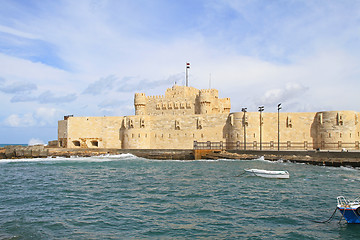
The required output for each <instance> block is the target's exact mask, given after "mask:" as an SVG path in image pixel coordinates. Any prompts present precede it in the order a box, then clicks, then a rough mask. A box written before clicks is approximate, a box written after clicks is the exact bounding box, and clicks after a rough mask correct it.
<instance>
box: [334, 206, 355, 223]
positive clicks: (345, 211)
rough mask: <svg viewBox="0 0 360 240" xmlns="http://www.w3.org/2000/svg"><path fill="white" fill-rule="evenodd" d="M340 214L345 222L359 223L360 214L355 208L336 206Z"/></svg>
mask: <svg viewBox="0 0 360 240" xmlns="http://www.w3.org/2000/svg"><path fill="white" fill-rule="evenodd" d="M338 209H339V210H340V212H341V214H342V215H343V216H344V218H345V220H346V222H347V223H357V224H360V214H359V211H357V209H355V208H344V207H338Z"/></svg>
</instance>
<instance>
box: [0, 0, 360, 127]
mask: <svg viewBox="0 0 360 240" xmlns="http://www.w3.org/2000/svg"><path fill="white" fill-rule="evenodd" d="M4 3H5V4H3V6H2V8H0V66H1V69H0V88H1V87H2V88H1V89H2V91H0V99H1V100H2V106H4V107H3V109H4V110H3V113H2V114H3V115H2V116H7V117H6V120H5V119H4V117H3V118H2V119H0V121H2V122H3V123H4V122H6V124H7V125H8V126H34V125H36V126H39V125H41V126H43V125H54V126H55V125H56V122H57V120H59V119H58V118H60V117H61V115H62V114H60V112H59V111H57V110H54V109H56V108H54V105H55V104H57V105H55V106H60V105H59V104H61V108H62V109H64V110H63V111H64V112H65V113H66V114H68V113H69V114H74V115H76V116H79V115H83V116H84V115H90V116H94V115H95V116H101V115H104V114H110V115H129V114H133V112H134V107H133V105H132V102H133V96H134V92H138V91H141V92H145V93H146V94H147V95H162V94H164V91H165V89H166V88H167V87H171V85H172V84H173V83H174V82H175V81H176V82H177V83H178V84H182V83H183V82H184V80H185V73H184V71H185V63H186V62H190V63H191V69H190V86H194V87H197V88H207V87H208V85H209V75H210V74H211V85H212V87H213V88H217V89H219V94H220V97H230V98H231V102H232V110H233V111H240V110H241V107H248V109H249V111H251V110H257V106H258V104H265V103H266V104H269V105H271V104H277V103H278V102H280V101H281V102H283V104H284V106H286V110H287V111H300V110H304V109H305V110H311V111H317V110H330V109H333V108H336V109H340V110H341V109H349V110H351V109H353V110H358V111H359V110H360V107H359V105H358V103H359V102H360V95H359V94H358V93H357V89H359V88H360V82H359V81H358V79H359V77H360V67H359V64H358V63H359V62H360V44H359V43H360V38H359V36H360V29H359V27H358V26H359V24H358V21H359V17H358V16H359V14H358V13H360V6H359V3H354V2H344V3H343V2H341V3H340V2H339V1H331V0H330V1H316V2H309V1H288V2H281V3H280V2H276V1H275V2H274V1H269V2H266V3H265V2H263V1H233V0H222V1H216V0H215V1H193V2H191V3H189V4H182V3H180V2H176V1H175V2H171V3H169V2H168V1H159V2H158V1H156V3H154V2H151V3H141V4H139V3H138V2H137V1H127V2H123V1H111V0H110V1H101V2H96V4H94V2H93V1H90V2H88V1H65V2H61V3H60V2H56V1H54V2H51V1H50V2H45V3H42V4H39V5H37V8H31V4H22V3H13V2H12V1H4ZM180 13H181V14H180ZM54 26H56V28H54ZM1 37H3V38H1ZM7 38H10V39H11V40H12V41H14V42H12V41H5V40H6V39H7ZM1 39H3V40H1ZM4 39H5V40H4ZM9 42H10V43H9ZM24 46H26V47H24ZM48 49H50V50H51V51H47V50H48ZM50 52H51V53H50ZM13 53H15V54H13ZM14 56H16V57H14ZM24 56H26V57H27V58H25V57H24ZM57 61H59V62H63V63H64V64H63V65H65V66H68V67H67V68H65V67H62V66H63V65H62V64H57V63H58V62H57ZM5 80H6V81H5ZM5 83H6V84H5ZM20 83H21V84H20ZM34 86H36V89H35V87H34ZM20 90H24V92H25V90H28V92H27V93H29V91H31V94H26V93H24V92H20ZM82 93H88V94H82ZM334 96H336V97H334ZM41 108H44V111H42V110H39V109H41ZM267 109H269V108H267ZM272 109H273V108H272ZM284 110H285V107H284ZM47 114H48V115H47ZM52 121H53V123H51V122H52Z"/></svg>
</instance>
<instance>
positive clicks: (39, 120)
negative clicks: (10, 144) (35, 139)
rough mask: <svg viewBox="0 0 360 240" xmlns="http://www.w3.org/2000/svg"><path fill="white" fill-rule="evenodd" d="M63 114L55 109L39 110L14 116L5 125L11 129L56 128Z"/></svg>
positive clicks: (9, 117) (8, 118)
mask: <svg viewBox="0 0 360 240" xmlns="http://www.w3.org/2000/svg"><path fill="white" fill-rule="evenodd" d="M63 114H64V111H63V110H59V109H55V108H38V109H36V110H35V112H33V113H26V114H12V115H10V116H8V117H7V118H6V119H5V120H4V121H3V123H4V125H5V126H10V127H32V126H55V125H56V124H57V121H58V120H59V119H60V118H61V116H62V115H63Z"/></svg>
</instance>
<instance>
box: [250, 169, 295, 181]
mask: <svg viewBox="0 0 360 240" xmlns="http://www.w3.org/2000/svg"><path fill="white" fill-rule="evenodd" d="M245 172H247V173H248V174H249V175H252V176H256V177H263V178H278V179H287V178H289V177H290V175H289V173H288V172H287V171H268V170H261V169H245Z"/></svg>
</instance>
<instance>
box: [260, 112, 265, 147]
mask: <svg viewBox="0 0 360 240" xmlns="http://www.w3.org/2000/svg"><path fill="white" fill-rule="evenodd" d="M263 111H264V106H261V107H259V112H260V151H261V150H262V124H263V122H262V112H263Z"/></svg>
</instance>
